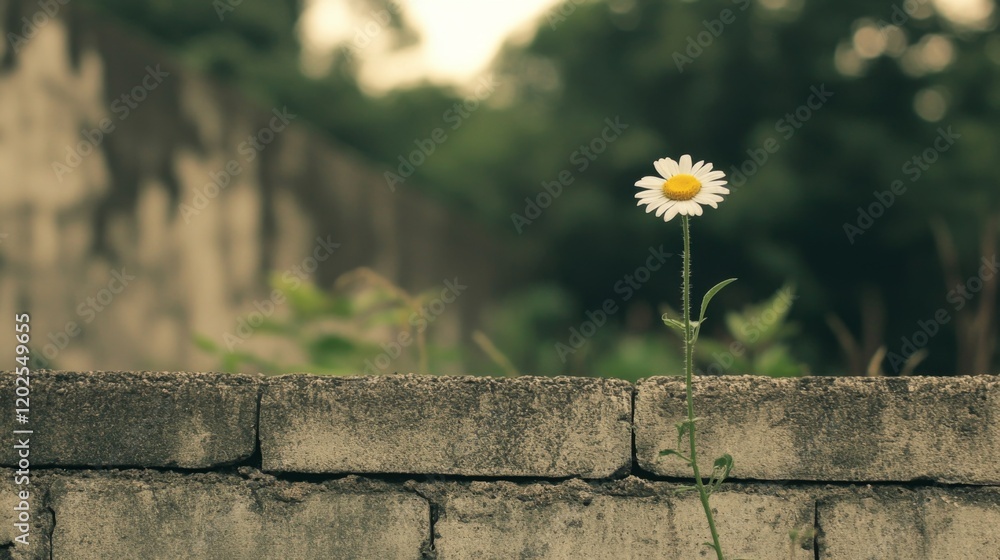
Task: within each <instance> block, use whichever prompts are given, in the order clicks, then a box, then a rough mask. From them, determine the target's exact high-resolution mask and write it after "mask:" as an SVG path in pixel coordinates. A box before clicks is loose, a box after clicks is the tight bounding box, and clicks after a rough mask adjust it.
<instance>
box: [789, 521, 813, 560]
mask: <svg viewBox="0 0 1000 560" xmlns="http://www.w3.org/2000/svg"><path fill="white" fill-rule="evenodd" d="M815 536H816V529H814V528H812V527H807V528H805V529H798V528H796V529H792V530H791V531H789V532H788V560H795V550H796V549H799V548H804V547H805V546H806V544H810V543H811V541H812V540H813V538H814V537H815Z"/></svg>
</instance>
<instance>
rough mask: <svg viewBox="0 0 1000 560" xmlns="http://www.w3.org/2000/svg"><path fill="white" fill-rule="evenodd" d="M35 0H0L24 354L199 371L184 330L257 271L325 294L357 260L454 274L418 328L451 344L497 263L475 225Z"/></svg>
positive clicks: (7, 303)
mask: <svg viewBox="0 0 1000 560" xmlns="http://www.w3.org/2000/svg"><path fill="white" fill-rule="evenodd" d="M53 6H55V8H57V9H54V11H55V12H56V13H54V14H53V15H52V16H51V17H50V16H49V14H47V13H45V12H44V10H43V11H42V12H40V11H39V10H40V8H39V5H37V4H36V3H34V2H30V3H29V2H25V3H21V2H6V3H4V4H3V14H2V16H3V17H2V18H0V19H2V21H4V22H6V26H5V29H4V35H5V36H7V35H8V33H14V34H16V35H20V36H21V37H23V39H24V40H23V41H20V40H18V39H14V40H13V41H11V40H8V41H6V42H5V43H4V44H3V46H2V47H0V48H2V49H3V51H2V57H3V65H2V69H0V100H2V101H0V174H2V179H0V184H2V185H3V186H2V188H0V232H2V234H3V237H2V239H0V316H4V317H13V315H14V313H15V312H25V311H27V312H30V313H31V316H32V325H33V326H34V328H35V331H34V333H33V341H34V351H35V353H36V355H38V357H39V358H42V359H43V360H42V362H41V365H49V364H51V367H60V368H71V369H80V370H86V369H115V368H123V369H140V368H181V369H196V370H197V369H211V368H212V367H215V366H217V365H218V360H217V359H216V358H215V357H213V356H211V355H209V354H206V353H205V352H202V351H199V350H197V349H196V348H195V346H194V337H195V335H196V334H201V335H204V336H207V337H209V338H211V339H214V340H218V341H220V342H221V341H222V339H223V337H224V334H225V333H227V332H228V333H231V334H233V335H234V336H235V335H236V334H235V333H236V331H235V329H236V328H237V326H238V322H239V320H240V318H243V319H244V320H246V317H248V315H247V314H248V313H252V312H254V311H255V310H257V309H259V308H265V309H266V308H267V307H268V305H267V302H268V300H270V299H271V291H272V289H271V287H270V285H269V282H268V278H269V276H270V275H272V273H275V272H277V273H290V274H292V275H294V277H296V278H299V279H301V280H302V281H311V282H315V283H316V284H317V285H325V286H328V285H330V284H331V283H332V281H333V279H335V278H336V277H337V276H338V275H340V274H341V273H343V272H345V271H348V270H351V269H353V268H356V267H359V266H367V267H371V268H373V269H374V270H376V271H378V272H379V273H381V274H382V275H384V276H385V277H387V278H388V279H390V280H392V281H394V282H396V283H398V284H400V285H401V286H403V287H420V288H423V287H427V286H435V285H439V284H442V282H443V281H444V280H446V279H451V278H453V277H458V278H461V279H462V281H463V282H467V283H469V284H471V285H474V286H475V290H472V291H471V292H470V293H469V294H468V295H463V298H462V301H461V302H460V305H458V306H456V308H455V309H453V310H451V311H450V312H449V313H448V314H447V315H444V316H442V318H441V320H440V322H438V324H437V328H436V330H437V332H438V333H443V335H442V336H443V337H444V338H443V340H444V341H446V342H447V341H450V342H451V343H455V344H457V343H458V340H459V339H460V333H462V332H464V330H466V328H467V327H468V323H469V321H471V318H473V317H475V316H476V310H477V306H481V305H482V302H484V301H485V300H486V299H487V298H488V297H489V295H490V293H491V292H492V290H493V289H494V288H493V287H494V285H496V284H497V282H498V281H497V278H498V274H497V270H498V269H499V268H500V267H503V266H505V265H504V263H503V260H502V258H501V257H500V256H499V254H498V253H496V252H495V251H492V250H491V248H492V247H494V246H495V243H494V242H493V241H491V239H490V236H489V235H487V234H485V233H484V232H483V231H482V229H481V228H479V227H477V226H476V225H474V224H472V223H470V222H468V221H467V220H464V219H463V218H462V217H461V216H460V215H459V213H457V212H455V211H451V210H448V209H446V208H444V207H442V205H440V204H437V203H435V202H433V201H429V200H427V199H426V197H424V196H422V195H420V194H415V193H413V192H398V193H393V192H391V191H390V189H388V188H387V185H386V182H385V180H384V179H383V177H382V175H381V174H380V173H379V172H378V171H376V170H375V169H373V167H372V165H371V164H370V163H369V162H368V161H366V158H364V157H363V156H361V155H360V154H359V153H358V152H357V151H356V150H354V149H351V148H349V147H347V146H345V145H343V144H340V143H337V142H336V141H334V140H332V139H330V138H329V137H328V136H325V135H322V134H318V133H317V132H316V131H315V130H313V129H311V127H310V126H309V125H308V123H307V122H304V119H301V118H299V117H298V116H296V115H295V113H294V112H293V111H291V110H289V109H288V108H287V107H286V106H274V107H268V106H266V105H263V104H261V103H259V102H257V101H255V100H250V99H248V98H247V96H246V95H244V94H241V93H239V92H237V91H235V90H233V89H232V88H230V87H226V86H221V85H219V84H217V83H213V81H212V80H211V79H209V78H206V77H205V76H203V75H199V73H198V72H193V71H190V70H188V69H186V68H184V67H183V66H181V65H179V64H177V63H176V62H175V61H174V60H173V59H172V57H171V56H170V55H169V54H168V53H166V52H164V51H163V50H162V49H159V48H156V47H153V46H151V45H150V44H149V41H147V40H144V39H143V38H141V37H138V36H136V35H135V34H134V33H132V32H128V31H127V30H124V29H123V26H122V25H121V24H120V23H118V22H115V21H108V20H107V19H106V18H102V17H99V16H95V15H94V14H93V13H92V12H90V11H88V10H86V9H82V8H80V7H78V6H75V5H65V6H64V5H61V4H59V3H53ZM39 13H41V14H42V15H38V14H39ZM22 18H26V19H22ZM33 18H34V19H33ZM25 22H31V23H30V24H27V27H25V26H26V23H25ZM25 31H27V33H25ZM286 123H287V124H286ZM310 257H311V258H313V259H315V260H314V261H312V262H310V261H309V259H310ZM314 265H317V266H316V268H315V269H314V268H313V267H314ZM255 303H257V304H258V306H259V307H255V305H254V304H255ZM277 307H278V309H277V312H278V313H281V312H282V310H281V309H280V308H281V305H280V304H279V305H277ZM0 337H3V338H7V339H10V340H13V322H12V321H3V322H2V325H0ZM251 344H252V345H254V346H258V345H260V344H266V341H263V340H255V341H253V342H252V343H251Z"/></svg>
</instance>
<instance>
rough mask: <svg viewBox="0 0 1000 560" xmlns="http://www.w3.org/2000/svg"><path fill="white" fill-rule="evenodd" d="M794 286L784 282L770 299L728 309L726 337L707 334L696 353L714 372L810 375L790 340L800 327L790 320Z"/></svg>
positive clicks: (710, 370) (705, 366)
mask: <svg viewBox="0 0 1000 560" xmlns="http://www.w3.org/2000/svg"><path fill="white" fill-rule="evenodd" d="M796 297H797V296H796V295H795V287H794V286H792V285H785V286H784V287H782V288H781V289H780V290H778V291H777V292H775V293H774V295H773V296H771V297H770V298H769V299H767V300H765V301H762V302H760V303H757V304H753V305H749V306H747V307H745V308H744V309H743V310H742V311H741V312H735V311H731V312H729V313H726V316H725V324H726V333H727V338H728V340H726V339H712V338H706V339H704V340H703V341H702V343H701V344H700V345H699V346H698V349H697V353H696V357H697V358H698V361H699V362H700V363H701V364H702V366H704V368H705V369H704V371H705V372H706V373H708V374H711V375H721V374H723V373H726V372H734V373H747V374H753V375H766V376H768V377H799V376H802V375H809V368H808V366H807V365H805V364H803V363H801V362H799V361H798V360H796V359H795V357H794V356H793V355H792V351H791V348H790V340H791V338H792V337H794V336H795V335H797V334H798V327H797V325H795V324H794V323H789V322H788V313H789V311H791V309H792V302H793V301H794V300H795V299H796Z"/></svg>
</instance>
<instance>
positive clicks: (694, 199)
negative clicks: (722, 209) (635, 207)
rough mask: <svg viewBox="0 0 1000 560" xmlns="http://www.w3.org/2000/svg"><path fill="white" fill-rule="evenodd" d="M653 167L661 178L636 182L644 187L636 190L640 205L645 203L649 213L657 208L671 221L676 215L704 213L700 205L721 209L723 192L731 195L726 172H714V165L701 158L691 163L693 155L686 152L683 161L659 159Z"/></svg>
mask: <svg viewBox="0 0 1000 560" xmlns="http://www.w3.org/2000/svg"><path fill="white" fill-rule="evenodd" d="M653 167H655V168H656V171H657V172H658V173H659V174H660V176H659V177H643V178H642V179H639V180H638V181H636V182H635V186H637V187H639V188H641V189H642V191H641V192H638V193H636V195H635V197H636V198H638V199H639V206H642V205H643V204H645V205H646V212H647V213H648V212H652V211H653V210H656V215H657V216H663V221H664V222H669V221H670V220H671V219H672V218H673V217H674V216H676V215H678V214H680V215H681V216H701V211H702V210H701V205H702V204H707V205H709V206H711V207H712V208H718V207H719V203H720V202H722V195H724V194H729V189H727V188H726V187H725V185H726V179H725V177H726V174H725V173H723V172H722V171H712V164H711V163H705V162H704V161H699V162H698V163H696V164H694V165H691V156H689V155H687V154H684V155H683V156H681V161H680V162H676V161H674V160H672V159H670V158H663V159H658V160H656V161H654V162H653Z"/></svg>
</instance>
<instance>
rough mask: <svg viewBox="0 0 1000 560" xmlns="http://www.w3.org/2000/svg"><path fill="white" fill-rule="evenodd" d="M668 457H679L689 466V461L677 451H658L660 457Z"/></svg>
mask: <svg viewBox="0 0 1000 560" xmlns="http://www.w3.org/2000/svg"><path fill="white" fill-rule="evenodd" d="M668 455H676V456H677V457H680V458H681V460H683V461H684V462H685V463H687V464H689V465H690V464H691V459H688V458H687V455H684V454H683V453H681V452H680V451H677V450H676V449H664V450H662V451H660V457H666V456H668Z"/></svg>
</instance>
